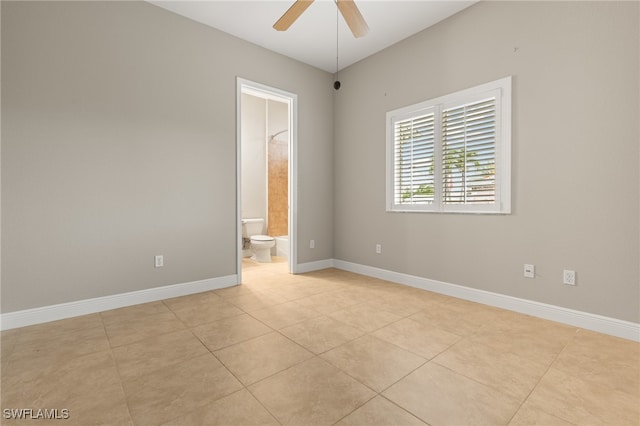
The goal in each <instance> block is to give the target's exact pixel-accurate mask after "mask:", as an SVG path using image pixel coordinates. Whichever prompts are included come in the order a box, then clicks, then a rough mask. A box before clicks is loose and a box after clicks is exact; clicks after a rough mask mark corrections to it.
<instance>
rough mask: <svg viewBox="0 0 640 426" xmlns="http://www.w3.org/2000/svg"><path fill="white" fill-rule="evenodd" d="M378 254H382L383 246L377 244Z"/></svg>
mask: <svg viewBox="0 0 640 426" xmlns="http://www.w3.org/2000/svg"><path fill="white" fill-rule="evenodd" d="M376 253H377V254H382V244H376Z"/></svg>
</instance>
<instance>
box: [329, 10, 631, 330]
mask: <svg viewBox="0 0 640 426" xmlns="http://www.w3.org/2000/svg"><path fill="white" fill-rule="evenodd" d="M639 6H640V5H639V4H638V3H637V2H480V3H478V4H476V5H474V6H472V7H470V8H468V9H465V10H464V11H462V12H460V13H458V14H457V15H454V16H453V17H451V18H449V19H447V20H445V21H443V22H441V23H439V24H437V25H436V26H434V27H432V28H430V29H427V30H425V31H423V32H421V33H419V34H417V35H415V36H413V37H411V38H409V39H407V40H405V41H402V42H400V43H398V44H396V45H394V46H392V47H390V48H388V49H386V50H384V51H382V52H380V53H378V54H376V55H374V56H372V57H369V58H367V59H365V60H363V61H360V62H359V63H357V64H355V65H353V66H351V67H349V68H347V69H345V70H344V71H341V72H340V79H341V81H342V88H341V89H340V91H339V92H336V94H335V109H334V114H335V124H336V128H335V148H334V154H335V155H334V168H335V182H336V185H335V186H334V193H335V196H334V202H335V210H334V218H335V227H334V246H335V257H336V259H340V260H344V261H348V262H354V263H357V264H362V265H367V266H373V267H378V268H382V269H386V270H390V271H395V272H400V273H406V274H410V275H414V276H418V277H424V278H429V279H433V280H438V281H443V282H446V283H451V284H459V285H463V286H467V287H472V288H476V289H481V290H487V291H491V292H495V293H500V294H504V295H510V296H515V297H519V298H524V299H528V300H533V301H538V302H543V303H548V304H552V305H557V306H562V307H566V308H571V309H576V310H580V311H585V312H590V313H594V314H600V315H604V316H609V317H613V318H617V319H621V320H627V321H632V322H636V323H637V322H639V320H640V305H639V302H640V294H639V291H640V284H639V283H640V278H639V271H638V268H639V266H638V265H639V262H638V259H639V258H640V257H639V256H640V255H639V248H638V246H639V235H640V234H639V231H640V212H639V201H640V200H639V194H640V187H639V169H640V167H639V165H640V163H639V158H640V156H639V128H638V117H639V116H640V114H639V112H640V111H639V108H638V105H639V93H640V87H639V78H638V76H639V75H640V70H639V67H638V62H639V60H638V57H639V52H640V46H639V43H640V34H639V30H638V27H639V21H640V20H639ZM508 75H511V76H513V117H512V130H513V133H512V169H513V174H512V198H513V202H512V211H513V213H512V214H511V215H461V214H401V213H387V212H386V211H385V184H386V182H385V113H386V112H387V111H389V110H393V109H396V108H399V107H403V106H407V105H411V104H414V103H417V102H420V101H423V100H427V99H431V98H435V97H438V96H441V95H445V94H447V93H453V92H455V91H458V90H461V89H465V88H468V87H473V86H475V85H479V84H482V83H486V82H489V81H493V80H496V79H499V78H501V77H505V76H508ZM376 243H379V244H381V245H382V254H376V252H375V245H376ZM525 263H531V264H534V265H535V267H536V277H535V278H534V279H528V278H524V277H523V265H524V264H525ZM563 269H571V270H575V271H576V272H577V285H576V286H575V287H574V286H567V285H563V283H562V271H563Z"/></svg>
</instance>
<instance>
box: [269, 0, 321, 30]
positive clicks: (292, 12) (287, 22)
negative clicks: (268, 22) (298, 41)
mask: <svg viewBox="0 0 640 426" xmlns="http://www.w3.org/2000/svg"><path fill="white" fill-rule="evenodd" d="M311 3H313V0H296V2H295V3H294V4H292V5H291V7H290V8H289V9H288V10H287V11H286V12H285V13H284V15H282V16H281V17H280V19H278V21H277V22H276V23H275V24H273V28H275V29H276V30H278V31H286V30H287V29H289V27H290V26H291V25H292V24H293V23H294V22H295V21H296V19H298V18H299V17H300V15H302V12H304V11H305V10H307V8H308V7H309V6H311Z"/></svg>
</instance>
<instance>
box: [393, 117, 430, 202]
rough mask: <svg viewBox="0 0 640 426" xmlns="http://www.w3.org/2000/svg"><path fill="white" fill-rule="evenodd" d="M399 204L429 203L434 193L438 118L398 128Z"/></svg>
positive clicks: (396, 195) (405, 123)
mask: <svg viewBox="0 0 640 426" xmlns="http://www.w3.org/2000/svg"><path fill="white" fill-rule="evenodd" d="M394 135H395V140H394V145H395V154H394V157H395V163H394V164H395V178H394V188H395V190H394V200H395V203H396V204H426V203H432V202H433V194H434V174H433V173H434V167H433V166H434V165H433V159H434V115H433V112H432V113H430V114H425V115H421V116H418V117H414V118H410V119H407V120H401V121H397V122H396V123H395V125H394Z"/></svg>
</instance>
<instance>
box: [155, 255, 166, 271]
mask: <svg viewBox="0 0 640 426" xmlns="http://www.w3.org/2000/svg"><path fill="white" fill-rule="evenodd" d="M155 262H156V263H155V264H156V268H162V267H163V266H164V256H163V255H158V256H156V257H155Z"/></svg>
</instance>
